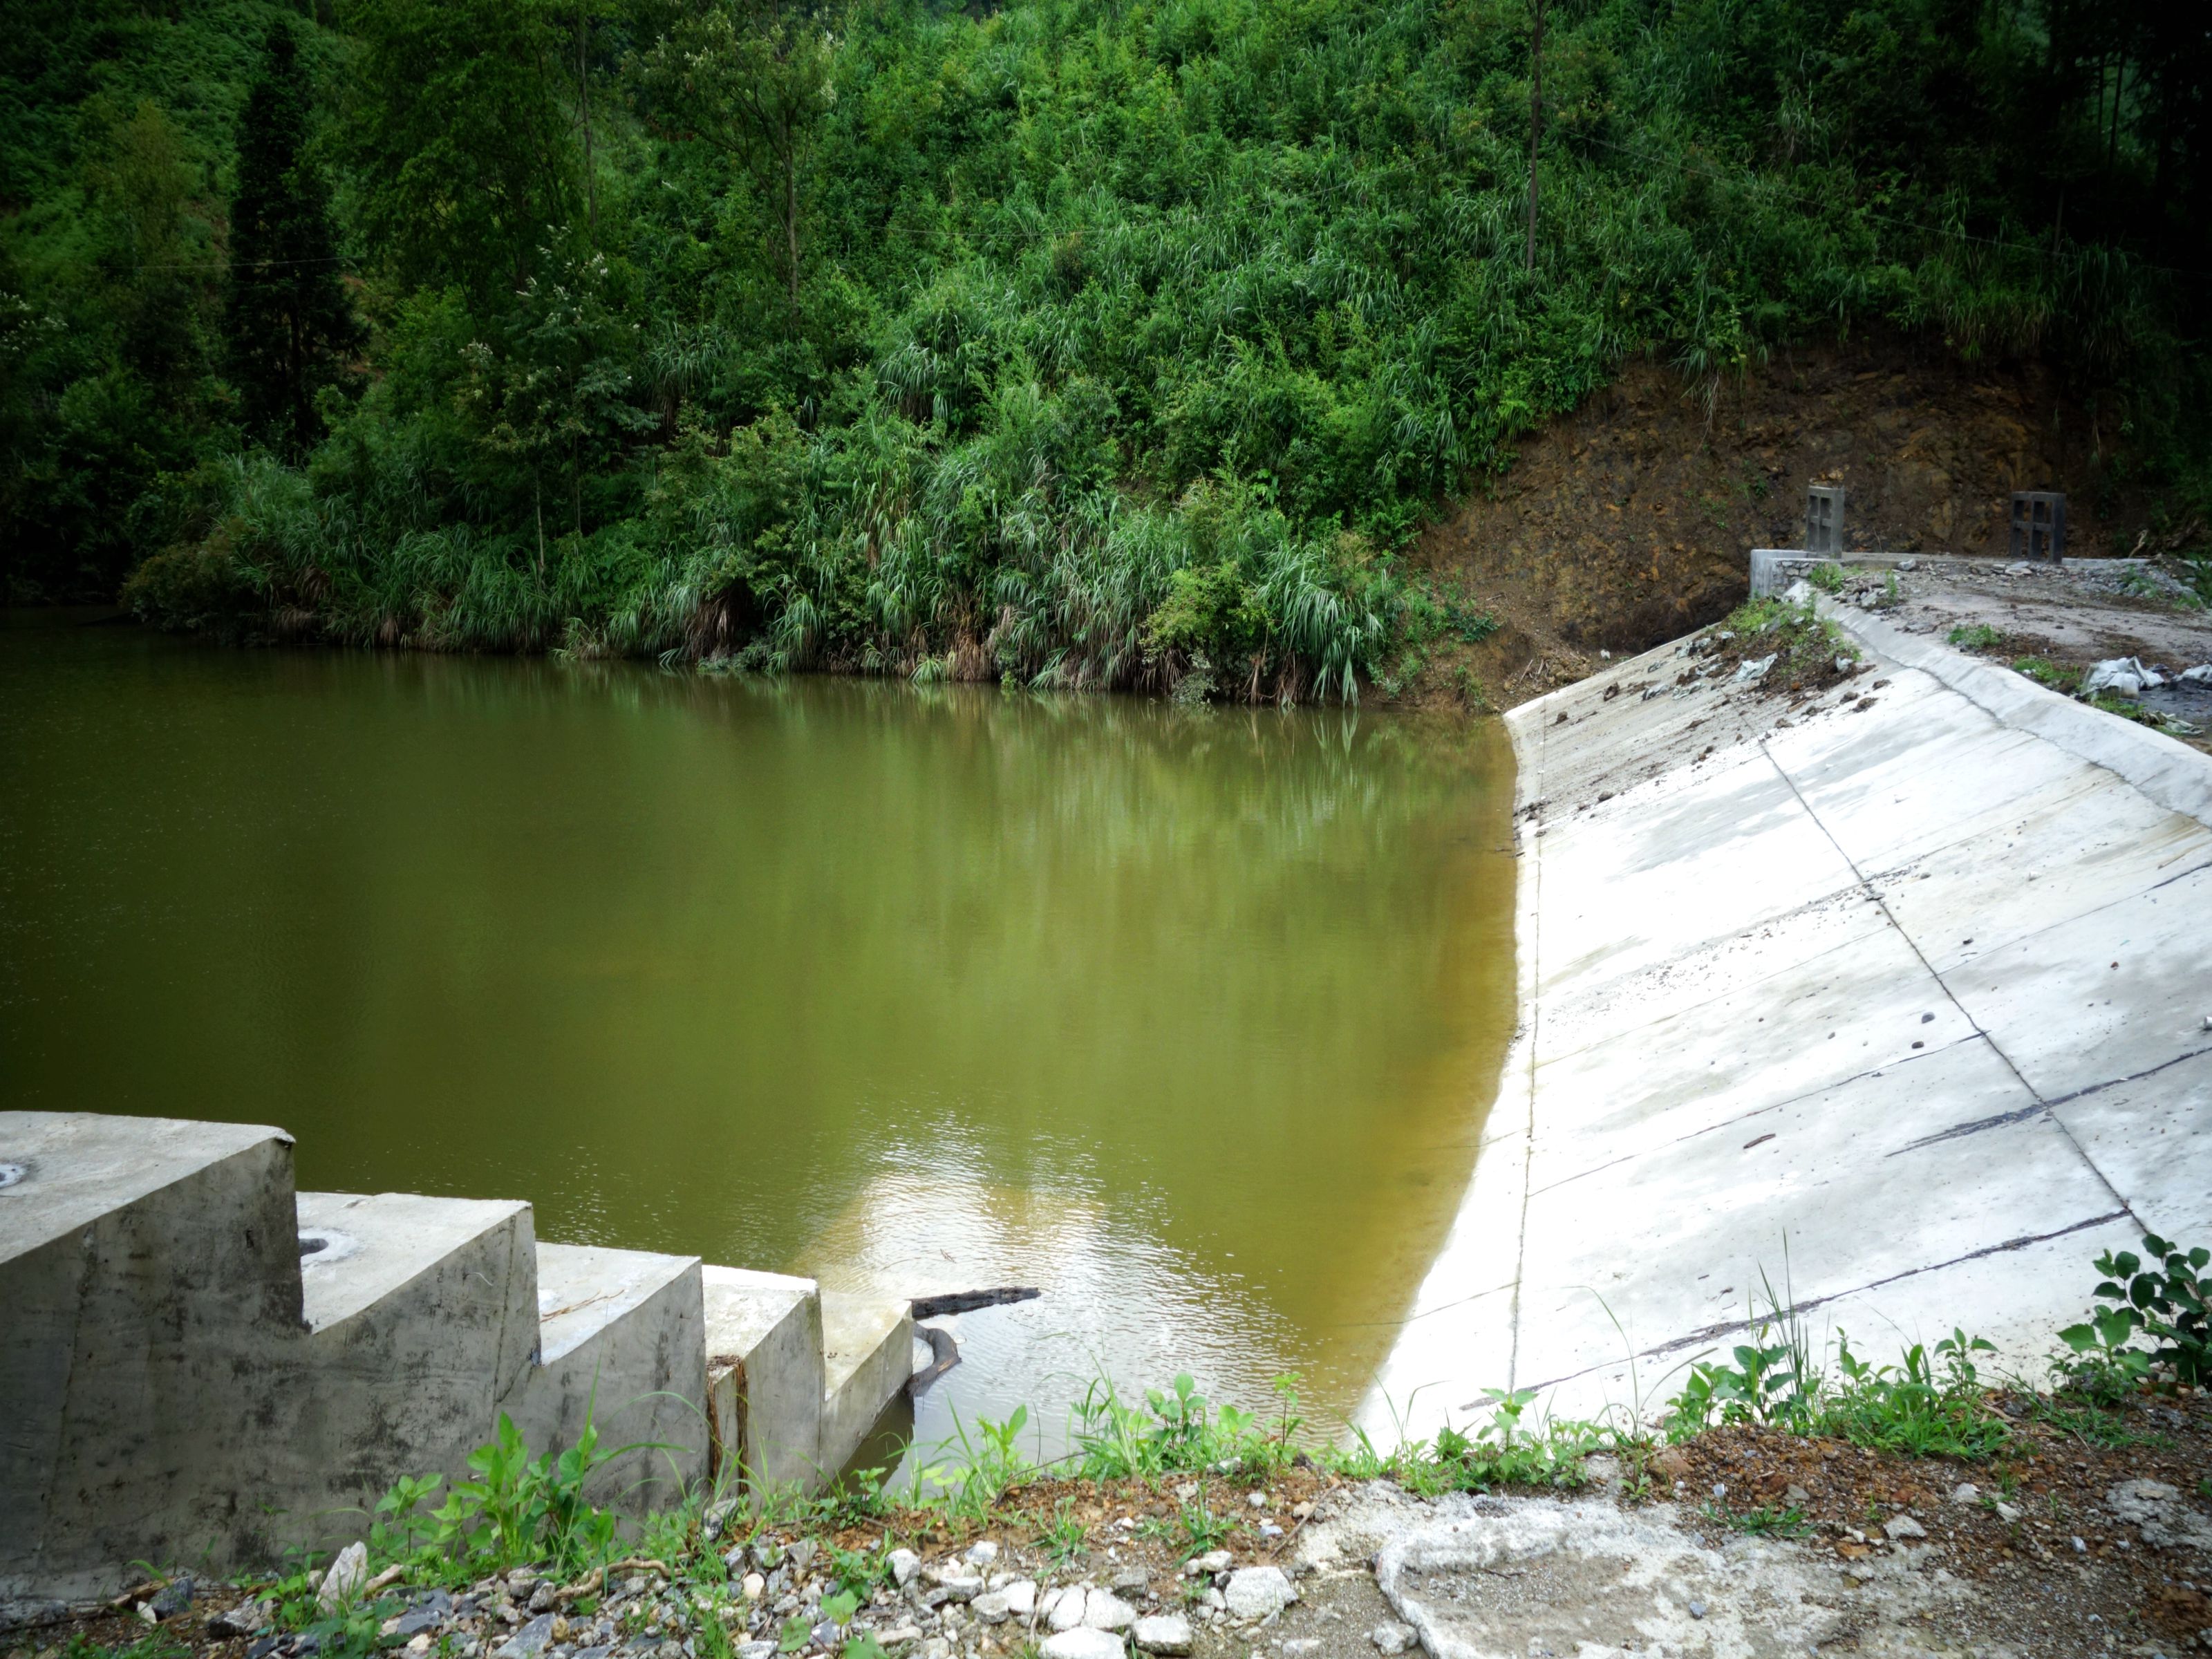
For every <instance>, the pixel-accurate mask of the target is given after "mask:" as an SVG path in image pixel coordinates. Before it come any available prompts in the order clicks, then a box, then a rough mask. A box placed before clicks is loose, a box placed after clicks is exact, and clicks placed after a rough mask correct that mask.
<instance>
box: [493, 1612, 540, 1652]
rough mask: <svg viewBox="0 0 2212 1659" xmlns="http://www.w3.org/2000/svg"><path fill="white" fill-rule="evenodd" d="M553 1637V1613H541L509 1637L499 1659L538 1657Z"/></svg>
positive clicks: (502, 1647)
mask: <svg viewBox="0 0 2212 1659" xmlns="http://www.w3.org/2000/svg"><path fill="white" fill-rule="evenodd" d="M552 1639H553V1615H552V1614H551V1613H539V1614H538V1617H536V1618H535V1619H533V1620H531V1621H530V1622H529V1623H528V1624H526V1625H525V1626H523V1627H522V1628H521V1629H520V1630H519V1631H517V1632H514V1634H513V1635H512V1636H510V1637H508V1638H507V1641H506V1644H504V1645H503V1646H501V1649H500V1650H499V1659H538V1655H539V1654H541V1653H543V1652H544V1650H545V1644H547V1643H549V1642H550V1641H551V1640H552Z"/></svg>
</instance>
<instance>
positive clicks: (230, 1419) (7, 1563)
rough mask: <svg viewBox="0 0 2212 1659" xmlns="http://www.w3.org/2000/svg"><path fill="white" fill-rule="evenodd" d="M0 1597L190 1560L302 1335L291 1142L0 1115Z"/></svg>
mask: <svg viewBox="0 0 2212 1659" xmlns="http://www.w3.org/2000/svg"><path fill="white" fill-rule="evenodd" d="M0 1165H4V1166H6V1169H5V1170H4V1171H0V1174H4V1175H5V1176H6V1184H5V1186H4V1187H0V1310H5V1312H4V1315H0V1324H4V1328H5V1330H6V1336H5V1338H4V1340H0V1423H4V1424H5V1425H6V1428H5V1430H4V1431H0V1516H6V1517H7V1519H6V1521H5V1522H0V1603H4V1602H13V1601H26V1600H30V1599H34V1598H42V1597H61V1598H64V1599H67V1598H71V1597H75V1596H79V1595H97V1594H99V1593H100V1591H101V1590H102V1589H106V1587H107V1586H108V1585H109V1584H110V1583H112V1579H113V1577H114V1576H115V1574H116V1573H117V1571H120V1570H125V1569H123V1568H122V1566H121V1565H120V1564H127V1563H129V1562H131V1561H133V1560H136V1559H160V1560H168V1559H179V1560H182V1559H196V1558H197V1556H198V1555H199V1553H201V1551H202V1549H203V1547H204V1544H205V1541H206V1540H207V1539H208V1538H209V1537H210V1535H211V1534H222V1533H225V1532H227V1531H228V1529H229V1528H230V1527H231V1526H232V1525H233V1524H234V1522H233V1520H232V1518H231V1515H230V1514H229V1513H228V1505H226V1504H223V1503H222V1502H221V1501H219V1500H218V1499H217V1498H216V1496H215V1495H216V1494H219V1493H224V1492H229V1491H230V1490H231V1489H232V1488H233V1487H234V1485H235V1470H236V1468H237V1464H238V1461H239V1456H240V1448H241V1447H248V1446H251V1445H252V1444H253V1443H255V1442H256V1438H257V1437H258V1434H259V1433H260V1427H259V1425H258V1421H257V1408H258V1407H259V1406H260V1405H261V1403H262V1401H261V1399H260V1396H259V1393H258V1389H256V1388H255V1387H254V1386H253V1385H252V1376H253V1368H254V1367H255V1366H256V1365H257V1364H260V1363H264V1362H265V1360H266V1358H267V1357H268V1354H269V1352H270V1351H271V1349H272V1348H274V1349H275V1350H277V1351H282V1350H283V1347H284V1346H285V1345H286V1344H287V1343H288V1342H290V1341H295V1340H297V1337H298V1334H299V1330H300V1260H299V1254H298V1246H297V1243H296V1242H295V1237H294V1231H293V1208H292V1139H291V1137H290V1136H289V1135H287V1134H286V1133H284V1132H283V1130H281V1129H274V1128H269V1127H264V1126H260V1125H252V1124H234V1123H196V1122H187V1121H181V1120H178V1119H173V1118H124V1117H106V1116H98V1115H92V1114H88V1113H74V1112H71V1113H60V1112H0Z"/></svg>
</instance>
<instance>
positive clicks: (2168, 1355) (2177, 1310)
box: [2059, 1233, 2212, 1387]
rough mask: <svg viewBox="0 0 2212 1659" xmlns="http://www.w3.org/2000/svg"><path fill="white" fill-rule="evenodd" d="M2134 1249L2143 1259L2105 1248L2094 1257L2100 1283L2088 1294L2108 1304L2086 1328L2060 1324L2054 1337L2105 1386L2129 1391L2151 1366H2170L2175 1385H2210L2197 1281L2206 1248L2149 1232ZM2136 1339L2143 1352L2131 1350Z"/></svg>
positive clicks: (2201, 1289) (2210, 1259)
mask: <svg viewBox="0 0 2212 1659" xmlns="http://www.w3.org/2000/svg"><path fill="white" fill-rule="evenodd" d="M2142 1246H2143V1249H2145V1250H2146V1251H2147V1252H2148V1260H2146V1259H2144V1258H2142V1257H2138V1256H2137V1255H2136V1254H2135V1253H2134V1252H2133V1251H2131V1250H2121V1251H2118V1252H2114V1251H2111V1250H2107V1251H2106V1252H2105V1254H2104V1255H2100V1256H2099V1257H2098V1258H2097V1262H2096V1267H2097V1271H2098V1272H2099V1273H2102V1274H2104V1275H2105V1277H2104V1279H2101V1280H2100V1282H2099V1283H2098V1285H2097V1287H2096V1289H2095V1291H2093V1295H2094V1296H2095V1297H2097V1298H2098V1299H2099V1300H2100V1301H2101V1302H2105V1303H2106V1304H2109V1305H2108V1306H2106V1307H2103V1308H2100V1309H2098V1310H2096V1311H2095V1312H2094V1313H2093V1315H2092V1316H2090V1319H2089V1321H2088V1322H2087V1323H2086V1324H2081V1325H2069V1326H2068V1327H2067V1328H2065V1329H2064V1330H2063V1331H2061V1332H2059V1339H2060V1340H2062V1341H2063V1342H2064V1343H2065V1344H2066V1346H2068V1347H2069V1349H2071V1350H2072V1351H2073V1352H2074V1353H2075V1355H2076V1356H2079V1357H2083V1358H2089V1359H2091V1360H2092V1361H2093V1363H2094V1364H2098V1365H2100V1366H2101V1367H2103V1368H2104V1370H2105V1372H2106V1380H2107V1383H2108V1385H2109V1383H2112V1382H2114V1381H2120V1380H2123V1379H2124V1382H2125V1383H2126V1384H2127V1385H2129V1386H2132V1385H2134V1384H2136V1383H2141V1382H2142V1380H2143V1379H2144V1378H2145V1377H2146V1376H2148V1368H2149V1367H2150V1366H2151V1365H2153V1364H2158V1365H2164V1366H2168V1367H2171V1368H2172V1373H2173V1376H2174V1377H2175V1379H2176V1380H2177V1381H2179V1382H2182V1383H2189V1384H2191V1386H2192V1387H2193V1386H2198V1385H2202V1384H2203V1383H2205V1382H2207V1381H2208V1380H2212V1346H2208V1344H2212V1328H2208V1325H2207V1321H2206V1313H2205V1297H2206V1293H2207V1290H2208V1285H2207V1281H2206V1279H2205V1277H2204V1270H2205V1268H2206V1267H2207V1266H2208V1265H2212V1250H2207V1249H2203V1247H2202V1246H2199V1247H2198V1248H2197V1249H2191V1250H2184V1249H2180V1248H2179V1246H2177V1245H2174V1244H2172V1243H2168V1242H2167V1241H2166V1240H2165V1239H2163V1238H2160V1237H2158V1236H2157V1235H2156V1234H2155V1233H2145V1234H2144V1235H2143V1240H2142ZM2137 1336H2142V1337H2147V1338H2148V1339H2149V1340H2150V1342H2151V1344H2152V1346H2151V1347H2150V1349H2149V1351H2148V1352H2143V1351H2142V1350H2140V1349H2136V1348H2134V1347H2133V1346H2131V1345H2132V1343H2133V1342H2134V1340H2135V1339H2136V1337H2137ZM2138 1358H2139V1359H2140V1360H2141V1362H2142V1364H2141V1365H2140V1366H2138V1365H2137V1364H2136V1360H2137V1359H2138Z"/></svg>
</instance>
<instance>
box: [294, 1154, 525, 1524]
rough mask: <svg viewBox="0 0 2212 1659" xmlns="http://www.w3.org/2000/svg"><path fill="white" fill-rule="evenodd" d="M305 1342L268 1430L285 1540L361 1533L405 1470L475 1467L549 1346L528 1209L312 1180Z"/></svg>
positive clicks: (304, 1263) (305, 1196)
mask: <svg viewBox="0 0 2212 1659" xmlns="http://www.w3.org/2000/svg"><path fill="white" fill-rule="evenodd" d="M298 1213H299V1225H300V1249H301V1252H302V1254H301V1257H300V1267H301V1291H302V1299H303V1310H304V1312H305V1315H306V1318H307V1332H308V1334H307V1342H306V1344H305V1346H304V1352H302V1353H301V1356H300V1358H299V1361H298V1370H297V1373H296V1375H295V1376H293V1377H291V1378H290V1379H289V1381H288V1382H287V1383H285V1385H284V1386H283V1388H282V1389H281V1390H280V1391H279V1394H278V1396H277V1400H276V1412H277V1413H278V1416H277V1418H276V1423H277V1424H278V1425H281V1427H277V1428H276V1429H275V1430H274V1431H273V1432H272V1433H271V1435H270V1437H269V1441H270V1443H271V1444H273V1446H274V1447H275V1448H276V1449H277V1450H278V1452H279V1454H280V1462H279V1465H278V1467H276V1468H273V1469H272V1470H271V1472H270V1480H269V1486H270V1492H269V1501H270V1502H276V1501H279V1499H280V1497H281V1500H282V1501H283V1503H284V1504H285V1506H286V1520H287V1522H288V1523H289V1528H290V1530H291V1532H292V1534H294V1535H293V1536H292V1537H291V1538H289V1539H288V1542H294V1543H312V1544H315V1545H318V1546H323V1547H329V1546H333V1545H336V1544H339V1543H343V1542H344V1541H347V1540H349V1539H351V1538H354V1537H356V1536H358V1535H359V1534H360V1531H361V1525H362V1523H361V1515H362V1512H363V1511H366V1510H370V1509H372V1508H373V1507H374V1504H375V1501H376V1499H377V1498H379V1497H380V1496H381V1495H382V1494H383V1493H384V1492H386V1491H388V1490H389V1489H390V1487H391V1486H392V1483H393V1481H394V1480H397V1479H398V1477H399V1476H401V1475H403V1474H446V1475H448V1476H459V1475H463V1474H465V1473H466V1463H467V1458H468V1455H469V1453H470V1452H471V1451H472V1450H474V1449H476V1448H477V1447H478V1446H480V1445H482V1444H483V1443H484V1442H486V1441H487V1440H489V1439H490V1438H491V1437H492V1434H493V1432H494V1431H495V1428H496V1426H497V1423H498V1402H499V1401H500V1400H501V1399H502V1398H504V1397H505V1396H506V1395H508V1394H509V1393H510V1392H512V1391H513V1389H514V1388H515V1387H516V1385H517V1384H518V1383H520V1381H521V1379H522V1377H523V1376H525V1374H526V1372H527V1371H528V1370H529V1368H530V1367H531V1366H532V1365H533V1364H536V1362H537V1356H538V1271H537V1256H536V1239H535V1235H534V1232H533V1229H532V1217H531V1210H530V1206H528V1205H527V1204H522V1203H517V1202H514V1201H512V1200H476V1199H459V1198H426V1197H423V1196H422V1195H421V1194H416V1193H378V1194H358V1193H302V1194H300V1199H299V1206H298Z"/></svg>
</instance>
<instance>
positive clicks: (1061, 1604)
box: [1044, 1584, 1086, 1630]
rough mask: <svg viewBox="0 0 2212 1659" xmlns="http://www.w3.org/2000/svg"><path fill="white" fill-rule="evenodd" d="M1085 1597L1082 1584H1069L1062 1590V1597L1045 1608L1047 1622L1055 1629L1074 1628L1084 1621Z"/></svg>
mask: <svg viewBox="0 0 2212 1659" xmlns="http://www.w3.org/2000/svg"><path fill="white" fill-rule="evenodd" d="M1085 1599H1086V1597H1085V1591H1084V1589H1083V1586H1082V1585H1080V1584H1071V1585H1069V1586H1068V1587H1067V1588H1066V1589H1064V1590H1062V1591H1060V1599H1059V1600H1058V1601H1054V1603H1053V1604H1052V1605H1051V1606H1050V1607H1048V1608H1046V1609H1045V1615H1044V1617H1045V1622H1046V1623H1047V1624H1048V1625H1050V1626H1052V1627H1053V1628H1054V1630H1073V1629H1074V1628H1075V1627H1076V1626H1078V1625H1080V1624H1081V1623H1082V1622H1083V1603H1084V1601H1085Z"/></svg>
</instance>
